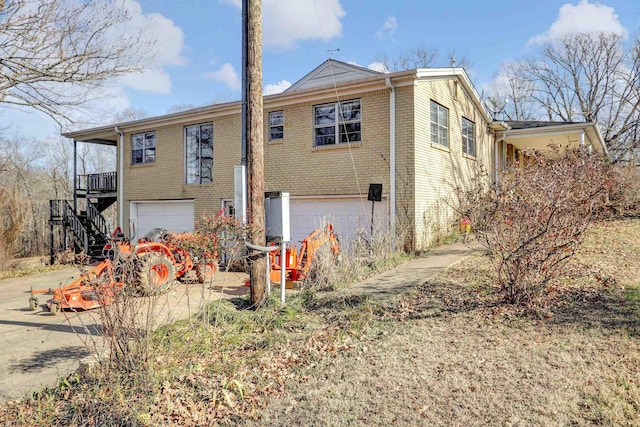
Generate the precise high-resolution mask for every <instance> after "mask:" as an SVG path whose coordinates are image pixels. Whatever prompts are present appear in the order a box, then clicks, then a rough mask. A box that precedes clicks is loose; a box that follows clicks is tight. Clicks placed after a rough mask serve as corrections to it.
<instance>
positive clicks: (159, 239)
mask: <svg viewBox="0 0 640 427" xmlns="http://www.w3.org/2000/svg"><path fill="white" fill-rule="evenodd" d="M200 238H201V239H202V237H200ZM193 240H194V235H193V234H191V233H189V234H168V233H167V232H166V231H165V230H161V229H153V230H152V231H151V232H149V233H148V234H147V235H146V236H145V237H143V238H141V239H139V240H138V241H137V243H136V244H135V245H132V244H131V243H130V242H129V240H128V239H126V238H125V237H124V236H122V235H121V233H118V231H117V230H116V232H114V234H113V236H112V243H110V244H107V245H106V246H105V253H106V254H107V259H105V260H104V261H102V262H101V263H99V264H98V265H96V266H95V267H93V268H92V269H91V270H89V271H87V272H86V273H82V274H81V276H80V277H79V278H78V279H76V280H74V281H73V282H71V283H70V284H68V285H65V286H61V287H59V288H50V289H39V290H34V289H32V290H31V298H30V299H29V308H30V309H31V310H35V309H36V308H37V307H38V299H37V297H36V295H38V294H50V295H53V297H52V298H51V299H50V300H48V301H47V307H48V308H49V311H50V312H51V313H52V314H56V313H58V312H59V311H60V310H63V309H73V310H90V309H93V308H97V307H101V306H103V305H108V304H110V303H111V302H112V300H113V297H114V295H115V293H116V292H117V291H118V290H120V289H121V288H123V287H124V286H125V284H126V285H132V286H135V288H136V289H137V290H138V291H139V292H140V293H142V294H145V295H152V294H157V293H162V292H164V291H166V290H167V289H168V288H169V286H171V284H172V283H173V282H174V281H175V280H184V279H185V278H186V275H187V273H188V272H189V271H192V270H193V271H194V272H195V275H196V278H197V280H198V282H200V283H204V282H205V281H207V280H210V279H211V278H212V277H213V275H214V274H215V273H216V272H217V271H218V263H217V262H216V261H215V259H214V258H215V252H205V256H204V257H202V258H204V259H202V260H199V259H198V258H197V257H194V256H192V255H191V253H190V252H189V251H188V250H187V249H184V248H183V247H181V246H180V243H181V242H183V243H185V244H186V243H187V242H189V241H193Z"/></svg>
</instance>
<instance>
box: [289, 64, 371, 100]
mask: <svg viewBox="0 0 640 427" xmlns="http://www.w3.org/2000/svg"><path fill="white" fill-rule="evenodd" d="M381 74H382V73H380V72H378V71H373V70H369V69H368V68H363V67H358V66H357V65H351V64H347V63H346V62H340V61H335V60H333V59H328V60H326V61H325V62H323V63H322V64H320V65H319V66H318V67H317V68H316V69H315V70H313V71H311V72H310V73H309V74H307V75H306V76H304V77H303V78H301V79H300V80H298V81H297V82H296V83H294V84H293V85H291V86H290V87H289V88H287V90H285V91H284V93H291V92H295V91H298V90H303V89H311V88H315V87H321V86H328V85H331V84H333V83H334V82H335V83H342V82H347V81H353V80H360V79H365V78H368V77H376V76H380V75H381Z"/></svg>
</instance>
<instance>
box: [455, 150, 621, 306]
mask: <svg viewBox="0 0 640 427" xmlns="http://www.w3.org/2000/svg"><path fill="white" fill-rule="evenodd" d="M524 163H525V164H523V165H519V166H518V165H517V166H516V167H513V168H508V169H506V170H504V171H503V172H502V173H501V175H500V180H499V184H498V185H497V186H496V187H495V188H494V189H492V190H490V191H487V192H484V193H479V194H473V193H471V194H470V193H469V192H466V193H465V194H466V196H467V198H466V200H467V203H466V205H465V207H464V210H463V214H465V215H466V216H467V217H468V218H469V219H470V220H471V224H472V226H473V229H474V231H475V234H476V236H477V237H478V240H479V241H480V242H481V243H483V244H484V245H485V246H486V247H487V249H488V250H489V254H490V256H491V259H492V261H493V263H494V267H495V268H496V272H497V280H498V282H499V284H500V286H501V288H502V291H503V292H504V295H505V298H506V300H507V301H508V302H510V303H517V304H523V305H526V306H530V307H531V306H534V305H535V304H536V303H537V302H539V298H540V297H541V296H542V295H543V293H544V291H545V288H546V285H547V283H548V282H549V281H550V280H551V279H554V278H558V277H560V276H562V275H563V274H564V272H565V267H566V265H567V261H568V260H569V259H570V258H571V257H572V256H573V255H574V254H575V253H576V250H577V249H578V247H579V246H580V244H581V243H582V241H583V239H584V237H585V232H586V230H587V227H588V226H589V224H590V222H591V221H592V219H593V218H594V216H595V215H596V214H597V212H598V211H600V210H601V209H602V207H603V206H604V203H605V200H606V197H607V194H608V193H609V189H610V186H611V182H612V174H611V172H610V169H609V167H608V165H607V164H605V163H604V161H603V160H602V159H600V158H599V157H597V156H593V155H589V154H586V153H583V152H581V151H579V150H576V151H567V152H565V153H560V152H559V151H556V152H554V153H553V154H552V155H546V156H545V155H542V154H539V153H533V152H529V153H527V154H526V156H525V162H524ZM463 199H464V197H463Z"/></svg>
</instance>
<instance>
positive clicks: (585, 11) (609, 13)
mask: <svg viewBox="0 0 640 427" xmlns="http://www.w3.org/2000/svg"><path fill="white" fill-rule="evenodd" d="M601 32H605V33H615V34H618V35H620V36H621V37H623V38H626V37H627V34H628V33H627V30H626V29H625V28H624V27H623V26H622V24H621V23H620V21H619V20H618V15H617V14H616V13H615V11H614V9H613V8H612V7H609V6H605V5H603V4H598V3H589V1H588V0H582V1H580V3H578V4H576V5H573V4H570V3H567V4H565V5H563V6H562V7H560V10H559V11H558V17H557V18H556V20H555V22H554V23H553V24H551V27H549V29H548V30H547V31H545V32H544V33H542V34H539V35H537V36H535V37H532V38H531V39H529V42H528V44H529V45H537V44H542V43H546V42H549V41H553V40H558V39H560V38H562V37H565V36H568V35H572V34H577V33H601Z"/></svg>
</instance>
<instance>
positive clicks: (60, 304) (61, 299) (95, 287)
mask: <svg viewBox="0 0 640 427" xmlns="http://www.w3.org/2000/svg"><path fill="white" fill-rule="evenodd" d="M123 286H124V284H123V283H122V282H121V281H118V280H117V278H116V277H115V276H114V271H113V264H112V263H111V261H110V260H108V259H107V260H104V261H102V262H101V263H100V264H98V265H96V266H95V267H93V268H92V269H91V270H89V271H87V272H86V273H85V272H83V273H82V274H81V275H80V277H79V278H78V279H76V280H74V281H73V282H71V283H70V284H68V285H65V286H61V287H59V288H50V289H39V290H34V289H31V298H29V308H30V309H31V310H35V309H36V308H37V307H38V298H37V297H36V295H38V294H50V295H52V298H51V299H49V300H48V301H47V308H48V309H49V311H50V312H51V313H52V314H57V313H58V312H60V310H64V309H72V310H91V309H93V308H98V307H101V306H103V305H108V304H110V303H111V301H112V300H113V297H114V296H115V293H116V292H118V291H119V290H120V289H121V288H122V287H123Z"/></svg>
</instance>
